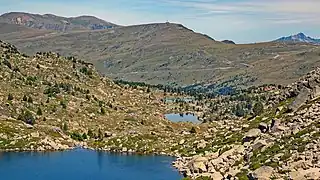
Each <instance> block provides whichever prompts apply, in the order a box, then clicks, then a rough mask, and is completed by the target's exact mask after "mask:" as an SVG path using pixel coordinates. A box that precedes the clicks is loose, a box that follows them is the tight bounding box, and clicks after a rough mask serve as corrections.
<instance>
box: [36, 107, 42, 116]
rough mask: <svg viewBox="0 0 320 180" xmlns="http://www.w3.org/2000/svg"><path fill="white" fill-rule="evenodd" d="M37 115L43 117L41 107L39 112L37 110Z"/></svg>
mask: <svg viewBox="0 0 320 180" xmlns="http://www.w3.org/2000/svg"><path fill="white" fill-rule="evenodd" d="M37 115H38V116H42V110H41V108H40V107H39V108H38V110H37Z"/></svg>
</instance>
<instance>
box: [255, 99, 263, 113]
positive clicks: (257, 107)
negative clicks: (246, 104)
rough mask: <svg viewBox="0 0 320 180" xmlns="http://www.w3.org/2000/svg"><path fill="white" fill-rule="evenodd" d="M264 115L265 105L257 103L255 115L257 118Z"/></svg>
mask: <svg viewBox="0 0 320 180" xmlns="http://www.w3.org/2000/svg"><path fill="white" fill-rule="evenodd" d="M262 113H263V104H262V103H261V102H257V103H256V104H255V105H254V106H253V114H254V115H255V116H259V115H261V114H262Z"/></svg>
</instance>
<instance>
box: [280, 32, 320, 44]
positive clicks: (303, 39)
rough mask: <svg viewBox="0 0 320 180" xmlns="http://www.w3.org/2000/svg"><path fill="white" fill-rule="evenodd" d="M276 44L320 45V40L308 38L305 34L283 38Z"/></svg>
mask: <svg viewBox="0 0 320 180" xmlns="http://www.w3.org/2000/svg"><path fill="white" fill-rule="evenodd" d="M276 42H285V43H296V42H303V43H310V44H316V45H320V39H315V38H312V37H309V36H306V35H305V34H303V33H298V34H295V35H291V36H287V37H281V38H279V39H277V40H276Z"/></svg>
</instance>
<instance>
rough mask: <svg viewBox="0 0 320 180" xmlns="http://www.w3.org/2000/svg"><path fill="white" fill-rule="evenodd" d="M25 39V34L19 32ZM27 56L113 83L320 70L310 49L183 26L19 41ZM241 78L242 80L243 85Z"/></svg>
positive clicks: (286, 76)
mask: <svg viewBox="0 0 320 180" xmlns="http://www.w3.org/2000/svg"><path fill="white" fill-rule="evenodd" d="M20 34H23V33H20ZM0 38H2V39H5V40H7V41H8V42H11V43H13V44H15V45H17V47H18V48H19V49H21V51H22V52H25V53H28V54H33V53H35V52H37V51H53V52H59V53H61V54H62V55H66V56H69V55H73V56H77V57H81V58H83V59H85V60H86V61H88V62H92V63H93V64H94V65H95V66H96V68H97V70H98V71H100V72H102V73H104V74H106V75H107V76H110V77H113V78H121V79H125V80H129V81H145V82H148V83H162V84H166V83H177V84H179V85H187V84H193V83H197V82H203V83H216V82H224V81H227V80H229V82H230V83H229V84H231V85H232V84H234V85H238V86H250V85H259V84H264V83H275V84H288V83H291V82H293V81H294V80H297V79H298V78H299V77H300V76H301V75H303V74H306V73H307V72H308V71H310V70H312V69H313V68H314V67H316V66H318V65H320V56H319V55H320V50H319V47H318V46H314V45H310V44H301V43H297V44H294V43H293V44H283V43H274V42H273V43H257V44H239V45H233V44H225V43H221V42H218V41H215V40H213V39H211V38H210V37H208V36H205V35H202V34H198V33H195V32H193V31H191V30H189V29H187V28H185V27H183V26H182V25H179V24H171V23H163V24H146V25H137V26H128V27H120V28H115V29H109V30H99V31H78V32H70V33H64V34H53V33H51V34H50V33H49V34H47V35H46V36H40V37H32V38H27V39H21V38H20V39H16V38H15V37H14V35H11V36H8V35H7V34H0ZM239 79H240V80H239Z"/></svg>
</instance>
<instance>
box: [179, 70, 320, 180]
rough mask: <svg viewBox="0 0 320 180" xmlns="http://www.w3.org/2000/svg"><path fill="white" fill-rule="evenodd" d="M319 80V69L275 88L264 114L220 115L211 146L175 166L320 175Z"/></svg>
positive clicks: (219, 175)
mask: <svg viewBox="0 0 320 180" xmlns="http://www.w3.org/2000/svg"><path fill="white" fill-rule="evenodd" d="M319 85H320V69H316V70H314V71H312V72H310V73H309V74H308V75H306V76H304V77H302V78H301V79H300V80H299V81H297V82H296V83H293V84H291V85H288V86H286V87H283V88H281V90H276V91H274V93H273V94H272V93H270V94H269V97H268V101H267V102H266V105H267V106H265V107H266V108H265V109H264V112H263V113H262V114H261V115H260V116H256V117H250V118H238V119H235V118H233V119H232V120H227V119H225V120H219V121H214V123H215V126H214V127H213V128H212V129H210V131H211V133H209V132H207V133H208V135H209V134H210V135H209V136H208V138H207V139H203V140H202V144H203V149H204V150H205V151H204V152H203V153H198V154H197V155H195V156H188V157H182V158H179V159H178V160H177V161H176V162H175V163H174V166H175V167H177V168H178V169H179V170H180V171H181V172H182V173H184V174H185V175H186V176H188V177H191V178H200V177H210V178H211V179H266V180H267V179H297V180H300V179H320V151H319V149H320V116H319V115H320V99H319V87H320V86H319ZM268 105H269V106H268Z"/></svg>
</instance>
